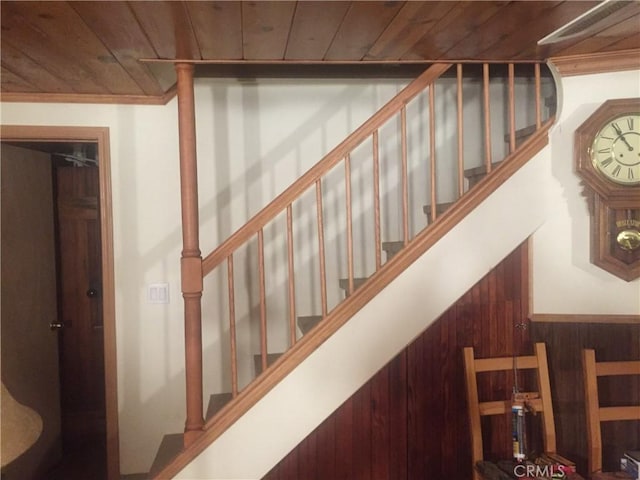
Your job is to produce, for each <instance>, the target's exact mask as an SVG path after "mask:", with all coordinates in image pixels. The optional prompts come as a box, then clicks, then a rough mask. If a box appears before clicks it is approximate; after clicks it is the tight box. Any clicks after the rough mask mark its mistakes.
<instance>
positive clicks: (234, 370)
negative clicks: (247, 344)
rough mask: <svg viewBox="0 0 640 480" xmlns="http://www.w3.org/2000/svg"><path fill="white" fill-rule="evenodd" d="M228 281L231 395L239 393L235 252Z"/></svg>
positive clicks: (228, 258) (228, 270)
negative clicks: (234, 272) (234, 274)
mask: <svg viewBox="0 0 640 480" xmlns="http://www.w3.org/2000/svg"><path fill="white" fill-rule="evenodd" d="M227 283H228V285H229V337H230V341H231V395H232V396H233V397H234V398H235V397H236V396H237V395H238V353H237V351H238V348H237V341H236V306H235V288H234V276H233V254H231V255H229V256H228V257H227Z"/></svg>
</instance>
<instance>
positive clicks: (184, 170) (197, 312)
mask: <svg viewBox="0 0 640 480" xmlns="http://www.w3.org/2000/svg"><path fill="white" fill-rule="evenodd" d="M175 68H176V75H177V79H178V87H177V91H178V130H179V147H180V196H181V203H182V207H181V208H182V245H183V249H182V258H181V261H180V266H181V277H182V285H181V287H182V297H183V299H184V337H185V373H186V390H187V393H186V396H187V418H186V421H185V430H184V445H185V446H189V445H191V444H192V443H193V442H194V441H195V439H196V438H198V436H199V435H200V432H201V430H202V428H203V425H204V417H203V406H202V404H203V401H202V305H201V298H202V257H201V256H200V245H199V220H198V172H197V160H196V128H195V122H196V121H195V102H194V92H193V65H190V64H186V63H177V64H176V66H175Z"/></svg>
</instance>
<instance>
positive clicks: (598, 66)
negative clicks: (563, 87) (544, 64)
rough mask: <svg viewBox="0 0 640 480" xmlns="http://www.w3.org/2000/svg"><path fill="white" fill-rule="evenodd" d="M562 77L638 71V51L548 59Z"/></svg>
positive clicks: (639, 63) (639, 57)
mask: <svg viewBox="0 0 640 480" xmlns="http://www.w3.org/2000/svg"><path fill="white" fill-rule="evenodd" d="M549 62H550V63H552V64H553V66H554V67H555V68H556V70H557V71H558V72H559V73H560V75H561V76H563V77H571V76H576V75H589V74H594V73H608V72H622V71H627V70H640V49H637V48H636V49H633V50H621V51H619V52H603V53H590V54H582V55H566V56H558V57H551V58H549Z"/></svg>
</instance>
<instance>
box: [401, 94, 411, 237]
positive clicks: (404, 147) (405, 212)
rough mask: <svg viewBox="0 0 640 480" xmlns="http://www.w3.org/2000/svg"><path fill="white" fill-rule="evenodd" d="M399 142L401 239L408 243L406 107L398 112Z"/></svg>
mask: <svg viewBox="0 0 640 480" xmlns="http://www.w3.org/2000/svg"><path fill="white" fill-rule="evenodd" d="M400 135H401V138H400V142H401V145H402V238H403V242H404V246H405V247H406V246H407V244H408V243H409V186H408V180H407V107H406V105H405V106H403V107H402V109H401V110H400Z"/></svg>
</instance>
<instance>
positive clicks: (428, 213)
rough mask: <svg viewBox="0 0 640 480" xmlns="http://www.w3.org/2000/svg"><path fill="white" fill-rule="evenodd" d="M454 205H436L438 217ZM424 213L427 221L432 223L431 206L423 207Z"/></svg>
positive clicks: (448, 203)
mask: <svg viewBox="0 0 640 480" xmlns="http://www.w3.org/2000/svg"><path fill="white" fill-rule="evenodd" d="M453 203H454V202H443V203H436V215H438V216H440V215H442V214H443V213H444V212H446V211H447V209H448V208H449V207H450V206H451V205H453ZM422 212H423V213H424V214H425V215H426V216H427V219H428V220H429V221H431V204H429V205H424V206H423V207H422Z"/></svg>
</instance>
